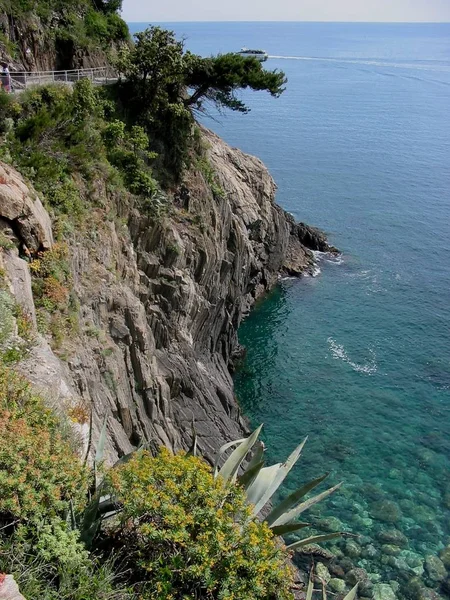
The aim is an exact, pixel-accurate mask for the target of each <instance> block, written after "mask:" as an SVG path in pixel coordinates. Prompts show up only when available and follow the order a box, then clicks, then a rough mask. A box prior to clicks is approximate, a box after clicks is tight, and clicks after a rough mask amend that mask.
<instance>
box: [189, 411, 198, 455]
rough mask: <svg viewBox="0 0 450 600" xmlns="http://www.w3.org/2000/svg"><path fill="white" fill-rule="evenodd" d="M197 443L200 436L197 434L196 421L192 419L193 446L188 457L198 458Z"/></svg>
mask: <svg viewBox="0 0 450 600" xmlns="http://www.w3.org/2000/svg"><path fill="white" fill-rule="evenodd" d="M197 442H198V436H197V432H196V431H195V423H194V419H192V444H191V447H190V448H189V450H188V452H187V456H197Z"/></svg>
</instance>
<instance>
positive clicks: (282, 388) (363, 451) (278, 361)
mask: <svg viewBox="0 0 450 600" xmlns="http://www.w3.org/2000/svg"><path fill="white" fill-rule="evenodd" d="M172 28H174V29H175V30H176V32H177V33H178V34H180V35H184V36H186V38H187V41H186V45H187V47H188V48H189V49H191V50H193V51H194V52H198V53H200V54H203V55H207V54H212V53H216V52H219V51H229V50H237V49H239V48H240V47H241V46H243V45H246V46H249V47H262V48H264V49H265V50H267V52H268V53H269V54H270V55H272V56H277V57H280V58H271V59H270V60H269V61H268V62H267V63H266V64H267V67H268V68H269V67H270V68H281V69H283V70H284V71H285V72H286V74H287V76H288V79H289V83H288V88H287V91H286V93H285V94H284V95H283V96H282V97H281V98H280V99H278V100H274V99H272V98H270V97H269V96H264V95H262V94H251V93H248V94H247V93H246V94H245V95H244V98H245V99H247V100H248V102H249V104H250V106H251V108H252V111H251V113H250V114H249V115H244V116H243V115H229V116H226V117H225V116H216V119H215V120H213V119H210V120H206V123H207V124H208V125H209V126H210V127H211V128H213V129H215V130H216V131H217V132H218V133H219V134H220V135H222V136H223V137H224V138H225V139H226V140H227V141H229V142H230V143H231V144H233V145H235V146H239V147H240V148H242V149H243V150H245V151H248V152H250V153H253V154H256V155H258V156H259V157H261V158H262V159H263V160H264V162H265V163H266V165H267V166H268V167H269V169H270V170H271V172H272V174H273V176H274V178H275V180H276V182H277V184H278V196H277V201H278V203H279V204H281V205H282V206H283V207H284V208H286V209H287V210H288V211H290V212H292V213H293V214H294V215H295V216H296V217H297V218H298V219H300V220H303V221H307V222H309V223H311V224H314V225H317V226H320V227H322V228H323V229H325V230H326V231H327V232H328V233H329V237H330V240H331V242H332V243H333V244H335V245H336V246H338V247H339V248H340V249H341V250H342V252H343V255H342V260H340V261H337V262H336V261H334V262H332V261H330V260H328V259H327V257H325V256H322V257H320V259H319V267H320V270H321V272H320V274H319V275H318V276H317V277H314V278H312V277H310V278H303V279H301V280H286V281H283V282H281V283H280V286H279V287H278V288H277V289H276V290H274V292H273V293H272V294H270V296H269V297H268V298H267V299H266V300H265V301H263V302H262V303H260V304H259V305H258V307H257V308H256V309H255V310H254V311H253V313H252V314H251V316H250V317H249V318H248V319H247V320H246V321H245V323H244V324H243V325H242V327H241V329H240V340H241V342H242V343H243V344H244V345H245V346H247V350H248V354H247V359H246V361H245V364H244V366H243V368H242V369H241V371H240V372H239V373H238V375H237V377H236V391H237V395H238V398H239V400H240V403H241V405H242V407H243V410H244V412H245V413H246V414H247V415H248V416H249V418H250V420H251V422H252V423H253V424H254V425H257V424H259V423H260V422H264V424H265V428H264V436H265V440H266V442H267V445H268V455H269V458H270V459H271V460H273V461H278V460H282V459H284V458H285V457H286V455H287V454H288V453H289V452H290V451H291V450H292V449H293V447H294V446H295V445H296V444H297V443H298V442H299V440H300V439H302V437H303V436H305V435H309V441H308V444H307V447H306V449H305V454H304V458H303V460H302V462H301V463H300V465H299V467H297V468H296V469H295V471H293V473H292V474H291V476H290V481H288V484H287V485H288V486H289V488H294V487H295V486H296V484H298V483H299V482H300V481H303V480H304V479H305V478H307V477H310V476H312V475H318V474H320V473H322V472H323V471H331V476H330V482H335V481H338V480H344V481H345V488H344V492H343V493H342V494H340V495H339V496H336V497H334V498H332V499H330V500H329V501H328V502H327V503H325V504H324V506H323V507H322V509H321V510H318V511H313V513H312V514H310V515H309V518H310V519H311V520H312V521H313V523H314V525H315V527H316V529H317V531H323V530H324V528H325V529H326V528H328V529H330V528H332V526H333V525H330V522H329V521H326V522H324V521H323V517H324V515H333V516H335V517H337V518H339V520H340V522H341V523H340V526H342V527H344V528H346V529H348V530H352V531H354V532H356V533H360V534H362V536H363V537H362V538H361V539H360V540H359V541H358V544H359V551H360V552H361V555H360V556H359V557H353V558H354V559H355V560H356V562H357V563H358V564H359V565H361V566H364V567H365V568H366V569H367V570H369V571H370V572H375V573H379V574H381V577H382V580H383V581H389V580H391V579H395V580H398V581H400V582H401V584H402V588H401V589H400V591H399V594H400V595H401V594H406V595H408V594H409V595H412V596H413V594H412V593H410V592H409V591H408V580H409V578H411V577H412V576H413V573H412V571H411V570H408V569H412V568H416V569H417V571H415V572H414V574H419V575H421V570H422V567H421V564H422V562H423V558H424V557H425V556H427V555H437V554H438V553H439V551H440V550H441V549H442V548H443V547H444V546H445V545H447V544H448V543H449V542H450V513H449V508H450V483H449V477H448V476H449V468H450V438H449V430H450V424H449V417H450V344H449V325H450V309H449V301H450V115H449V107H450V25H448V24H441V25H432V24H426V25H380V24H371V25H368V24H317V23H316V24H314V23H257V24H251V23H221V24H218V23H216V24H208V23H190V24H173V25H172ZM281 57H285V58H281ZM289 488H288V487H286V489H285V490H284V493H286V491H287V490H288V489H289ZM386 501H388V504H386ZM383 503H384V504H383ZM392 503H393V504H392ZM386 529H388V530H391V529H396V530H399V531H401V532H403V533H404V534H405V535H406V536H407V537H408V539H409V549H408V550H402V553H401V554H400V555H398V556H391V557H390V556H389V555H388V554H386V553H385V550H386V549H384V550H383V549H382V548H381V545H382V542H380V541H379V538H380V532H381V531H384V530H386ZM370 544H373V545H374V546H375V551H372V550H371V551H370V552H368V551H367V550H366V548H367V546H368V545H370ZM341 546H342V545H341ZM343 547H344V550H345V544H344V546H343ZM408 552H409V554H408ZM411 553H414V555H413V554H411ZM369 554H372V555H373V556H369ZM401 561H403V562H401ZM408 561H409V562H408ZM421 561H422V562H421ZM406 562H407V563H408V564H406V566H405V563H406ZM419 563H420V564H419ZM374 579H376V576H374ZM422 579H423V581H425V583H427V585H429V586H430V587H435V588H436V587H437V585H438V584H437V581H436V580H433V578H431V577H430V573H429V571H428V570H425V573H424V574H423V575H422ZM394 589H395V586H394Z"/></svg>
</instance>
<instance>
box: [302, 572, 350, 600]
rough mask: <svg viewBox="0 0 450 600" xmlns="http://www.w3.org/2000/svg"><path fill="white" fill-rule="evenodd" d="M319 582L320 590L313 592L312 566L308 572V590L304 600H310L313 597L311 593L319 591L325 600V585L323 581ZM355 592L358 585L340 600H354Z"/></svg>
mask: <svg viewBox="0 0 450 600" xmlns="http://www.w3.org/2000/svg"><path fill="white" fill-rule="evenodd" d="M321 581H322V590H315V589H314V566H313V567H312V568H311V571H310V572H309V582H308V588H307V590H306V596H305V600H312V595H313V592H315V591H321V592H322V600H327V593H326V583H325V581H323V580H321ZM357 591H358V584H356V585H355V586H354V587H353V588H352V589H351V590H350V591H349V592H348V594H347V595H346V596H344V598H342V600H355V598H356V592H357Z"/></svg>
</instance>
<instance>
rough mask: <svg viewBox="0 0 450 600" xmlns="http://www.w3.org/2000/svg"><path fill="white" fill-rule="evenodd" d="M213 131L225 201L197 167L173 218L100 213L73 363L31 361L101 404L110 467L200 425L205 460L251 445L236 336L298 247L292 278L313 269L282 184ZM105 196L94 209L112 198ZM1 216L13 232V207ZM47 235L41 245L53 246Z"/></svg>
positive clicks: (86, 267)
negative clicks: (240, 394) (283, 204)
mask: <svg viewBox="0 0 450 600" xmlns="http://www.w3.org/2000/svg"><path fill="white" fill-rule="evenodd" d="M203 136H204V138H205V141H206V145H207V146H208V155H209V156H208V160H209V162H210V164H211V167H212V168H213V170H214V172H215V173H216V174H217V185H218V186H220V188H221V190H222V193H220V194H213V193H212V192H211V190H210V188H209V186H208V184H207V182H206V181H205V179H204V176H203V175H202V173H201V172H196V171H192V172H190V173H188V174H187V175H186V178H185V181H184V182H183V186H184V188H183V190H182V192H180V193H181V196H179V197H180V198H182V199H181V200H180V201H179V202H178V204H180V205H182V208H179V209H177V208H176V206H174V208H173V211H172V213H171V216H170V217H161V218H160V219H153V220H152V219H150V218H149V217H148V216H146V215H145V214H143V213H139V212H137V211H134V212H130V213H129V214H128V213H124V211H125V210H128V209H126V203H124V200H123V199H122V198H117V199H116V202H117V212H118V213H119V214H121V215H122V216H123V217H125V216H126V218H127V227H126V228H124V227H123V225H122V226H119V225H117V224H116V223H115V222H114V221H110V220H107V219H104V218H102V217H98V218H97V219H96V220H95V213H93V214H92V224H91V225H92V228H93V229H95V239H94V238H92V237H90V238H89V240H86V242H87V243H82V241H80V239H78V240H77V242H76V243H75V242H74V243H72V242H69V255H70V261H71V266H72V275H73V282H74V289H73V293H74V295H75V296H76V297H77V300H78V302H79V305H80V311H79V315H78V318H79V322H80V332H81V333H80V334H79V335H76V336H73V338H72V339H70V340H68V342H67V346H68V352H67V355H68V357H67V361H66V362H64V363H63V362H62V361H61V360H59V359H56V362H55V360H53V359H52V358H51V357H50V356H49V352H51V351H50V350H49V348H45V347H43V346H38V347H36V348H35V349H33V351H32V352H31V353H30V357H29V360H28V361H27V362H26V363H25V364H24V365H23V370H24V371H25V372H27V371H28V373H29V375H30V377H31V378H32V380H33V381H34V382H35V383H37V384H38V385H40V384H42V383H45V381H47V383H48V385H49V387H50V390H49V392H50V395H53V394H55V395H56V396H57V398H60V397H67V398H68V399H69V401H70V398H79V399H81V400H82V402H83V403H84V404H85V405H86V406H88V407H92V411H93V417H94V418H93V426H94V431H93V437H94V442H95V438H96V436H98V433H99V431H100V429H101V425H102V423H103V421H104V417H105V415H106V416H107V417H108V418H107V430H108V440H107V444H106V456H107V458H108V461H109V462H114V461H115V460H116V459H117V458H118V457H120V456H121V455H123V454H126V453H128V452H130V451H131V450H132V449H133V447H136V446H137V445H139V444H140V443H141V442H145V441H147V442H150V445H151V447H152V448H155V449H157V448H158V447H159V446H160V445H165V446H167V447H169V448H171V449H173V450H178V449H180V448H187V447H189V446H190V444H191V440H192V421H193V420H194V421H195V429H196V432H197V435H198V446H199V452H200V453H201V454H202V455H203V456H205V457H206V458H211V457H212V455H213V454H214V453H215V451H216V449H217V448H218V447H219V446H221V445H222V444H223V443H224V442H228V441H230V439H233V438H234V439H237V438H239V437H242V434H243V432H246V431H247V430H248V426H247V423H246V421H245V419H244V418H243V416H242V415H241V413H240V410H239V407H238V404H237V402H236V399H235V397H234V393H233V381H232V378H231V374H230V368H231V366H232V360H233V358H234V357H235V350H236V349H237V348H238V341H237V329H238V327H239V325H240V322H241V321H242V318H243V317H244V316H245V315H246V314H247V313H248V311H249V310H250V308H251V306H252V305H253V304H254V302H255V301H256V299H257V298H258V297H260V296H261V295H262V294H264V293H265V292H266V291H267V290H269V289H270V288H271V287H272V286H274V285H275V284H276V282H277V281H278V278H279V275H280V273H286V271H287V267H286V261H287V260H288V259H287V256H288V254H289V252H290V254H289V261H291V263H292V264H294V263H295V267H292V264H291V267H289V269H291V270H293V271H295V272H296V273H301V272H311V271H312V269H313V268H314V256H313V254H312V252H311V251H310V250H309V249H308V248H306V247H305V246H303V245H301V243H300V240H299V235H298V232H297V230H296V224H295V221H294V219H293V218H292V217H291V216H289V215H287V214H286V213H285V212H284V211H283V210H282V209H281V208H280V207H279V206H277V205H276V204H275V202H274V197H275V184H274V182H273V179H272V178H271V176H270V175H269V173H268V171H267V169H266V168H265V166H264V165H263V164H262V162H261V161H260V160H259V159H257V158H254V157H251V156H248V155H246V154H244V153H242V152H241V151H239V150H236V149H232V148H230V147H229V146H228V145H227V144H226V143H225V142H223V141H222V140H221V139H220V138H218V137H217V136H216V135H215V134H213V133H211V132H209V131H207V130H203ZM8 176H10V175H8ZM12 176H13V175H11V177H12ZM14 177H15V180H17V181H19V183H18V186H19V188H20V189H22V191H23V193H24V195H25V196H26V194H28V191H27V188H23V187H21V186H23V185H24V184H23V182H21V180H20V178H19V177H18V175H17V174H16V175H14ZM98 193H100V194H101V193H102V191H101V185H99V192H98ZM103 193H104V196H102V197H101V198H99V201H98V202H97V203H96V204H97V205H98V206H101V205H102V204H103V205H108V203H111V202H112V199H111V198H110V197H106V192H103ZM26 197H27V198H28V197H29V196H26ZM5 217H6V219H9V221H8V222H11V223H12V226H13V228H14V230H15V231H16V229H15V224H16V221H17V214H16V212H13V211H12V210H9V212H8V215H5ZM14 219H16V220H14ZM200 225H201V226H200ZM120 227H122V228H120ZM28 229H31V228H28ZM27 231H28V230H27ZM46 231H47V233H48V236H49V235H50V233H49V231H50V230H49V229H48V228H47V229H46ZM21 235H22V233H20V232H18V237H19V239H20V237H21ZM80 235H81V234H80ZM48 236H47V238H45V236H44V237H39V238H38V239H37V241H36V242H35V243H34V247H36V246H37V244H41V245H42V246H44V241H45V240H46V241H45V244H47V245H48V244H49V243H50V242H51V239H50V238H49V237H48ZM317 236H318V234H317ZM27 240H28V238H27ZM23 241H25V240H23ZM25 243H28V242H27V241H25ZM293 244H294V245H293ZM175 248H176V252H175V251H174V249H175ZM289 248H290V249H291V250H290V251H289ZM88 330H90V331H91V332H92V331H94V332H95V333H96V334H95V335H87V333H84V332H87V331H88ZM54 358H55V357H54ZM67 390H69V392H68V393H67V394H66V395H65V392H67ZM63 392H64V393H63ZM317 552H318V553H320V552H322V550H318V551H317ZM331 557H332V555H331ZM326 558H327V557H325V559H326Z"/></svg>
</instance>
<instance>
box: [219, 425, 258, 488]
mask: <svg viewBox="0 0 450 600" xmlns="http://www.w3.org/2000/svg"><path fill="white" fill-rule="evenodd" d="M261 429H262V425H260V426H259V427H258V429H255V431H254V432H253V433H252V434H251V435H250V436H249V437H248V438H246V439H245V440H244V441H243V442H242V443H241V444H239V446H238V447H237V448H235V450H233V452H232V453H231V454H230V456H229V457H228V458H227V460H226V461H225V462H224V464H223V465H222V468H221V469H220V471H219V475H221V477H222V478H223V479H224V480H225V481H228V480H231V481H232V482H234V481H236V478H237V473H238V471H239V467H240V466H241V464H242V462H243V460H244V459H245V457H246V456H247V454H248V451H249V450H251V449H252V448H253V445H254V444H255V442H256V440H257V439H258V436H259V434H260V431H261Z"/></svg>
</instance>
